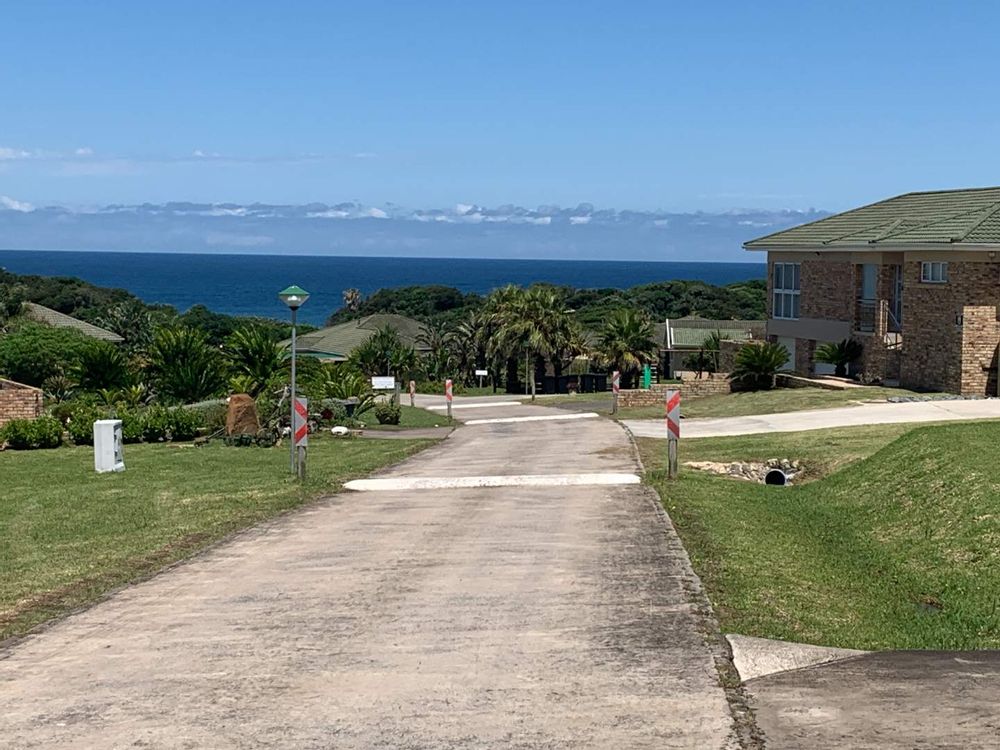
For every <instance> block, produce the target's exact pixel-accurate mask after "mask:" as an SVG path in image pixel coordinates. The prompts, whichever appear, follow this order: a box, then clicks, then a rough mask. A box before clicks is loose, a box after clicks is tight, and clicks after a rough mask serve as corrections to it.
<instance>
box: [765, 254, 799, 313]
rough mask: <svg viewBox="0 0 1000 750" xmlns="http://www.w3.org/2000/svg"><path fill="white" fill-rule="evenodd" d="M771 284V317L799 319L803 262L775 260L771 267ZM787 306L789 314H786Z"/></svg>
mask: <svg viewBox="0 0 1000 750" xmlns="http://www.w3.org/2000/svg"><path fill="white" fill-rule="evenodd" d="M779 277H780V284H779ZM771 286H772V292H771V317H772V318H775V319H777V320H798V319H799V304H800V302H799V298H800V297H801V291H802V264H801V263H785V262H781V263H778V262H775V263H774V264H773V268H772V269H771ZM786 308H787V311H788V314H787V315H786V314H785V311H786Z"/></svg>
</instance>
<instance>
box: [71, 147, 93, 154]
mask: <svg viewBox="0 0 1000 750" xmlns="http://www.w3.org/2000/svg"><path fill="white" fill-rule="evenodd" d="M73 154H74V155H75V156H93V155H94V149H92V148H90V147H89V146H81V147H80V148H78V149H76V150H75V151H74V152H73Z"/></svg>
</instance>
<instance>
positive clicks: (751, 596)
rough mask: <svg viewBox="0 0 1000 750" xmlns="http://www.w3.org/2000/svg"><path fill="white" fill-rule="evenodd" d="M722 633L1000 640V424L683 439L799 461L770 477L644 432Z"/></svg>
mask: <svg viewBox="0 0 1000 750" xmlns="http://www.w3.org/2000/svg"><path fill="white" fill-rule="evenodd" d="M640 450H641V451H642V453H643V455H644V460H645V461H646V466H647V469H648V470H649V471H648V474H647V480H648V481H650V483H651V484H652V485H653V486H654V487H656V489H657V490H658V491H659V492H660V495H661V497H662V498H663V502H664V505H665V507H666V508H667V510H668V512H669V513H670V516H671V518H672V519H673V521H674V524H675V525H676V527H677V529H678V532H679V533H680V535H681V538H682V539H683V541H684V544H685V547H686V548H687V550H688V552H689V554H690V556H691V561H692V563H693V565H694V567H695V570H696V571H697V572H698V574H699V576H701V579H702V581H703V582H704V584H705V587H706V590H707V592H708V594H709V597H710V599H711V600H712V603H713V605H714V606H715V608H716V610H717V612H718V614H719V617H720V620H721V623H722V627H723V630H724V631H726V632H735V633H743V634H746V635H755V636H762V637H767V638H778V639H785V640H791V641H800V642H807V643H816V644H823V645H830V646H842V647H853V648H864V649H885V648H918V649H922V648H932V649H933V648H937V649H967V648H998V647H1000V468H998V467H1000V423H997V422H984V423H965V424H948V425H933V426H924V427H919V426H914V425H889V426H877V427H876V426H873V427H867V428H849V429H840V430H828V431H821V432H820V431H813V432H808V433H783V434H775V435H768V436H762V435H754V436H747V437H738V438H721V439H709V438H706V439H703V440H696V441H690V442H687V443H684V442H682V443H681V461H682V462H683V461H688V460H722V461H726V460H732V459H737V458H740V459H754V458H799V459H801V460H803V461H804V462H805V463H806V465H807V466H809V465H810V464H811V465H812V475H813V476H814V477H816V476H818V475H823V474H825V473H826V472H829V471H832V473H829V474H827V475H825V476H820V478H817V479H815V481H809V482H805V483H802V484H800V485H799V486H793V487H765V486H763V485H759V484H753V483H750V482H741V481H739V480H733V479H728V478H725V477H716V476H711V475H708V474H706V473H703V472H699V471H696V470H694V469H686V468H684V467H683V466H682V467H681V471H680V477H679V479H678V480H676V481H674V482H670V481H667V480H666V479H665V478H664V476H663V463H664V459H665V456H666V451H665V447H664V443H663V441H656V440H643V441H640Z"/></svg>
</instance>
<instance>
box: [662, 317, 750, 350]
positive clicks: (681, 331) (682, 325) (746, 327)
mask: <svg viewBox="0 0 1000 750" xmlns="http://www.w3.org/2000/svg"><path fill="white" fill-rule="evenodd" d="M765 326H766V323H765V321H763V320H710V319H709V318H699V317H695V316H689V317H685V318H668V319H667V321H666V323H665V325H664V334H663V339H662V340H663V342H664V347H665V348H667V349H697V348H699V347H700V346H701V345H702V343H703V342H704V341H705V339H706V338H707V337H708V336H710V335H711V334H712V333H713V332H715V331H718V332H719V333H720V334H721V335H722V338H723V339H726V340H729V341H749V340H751V339H763V338H764V335H765V330H764V329H765Z"/></svg>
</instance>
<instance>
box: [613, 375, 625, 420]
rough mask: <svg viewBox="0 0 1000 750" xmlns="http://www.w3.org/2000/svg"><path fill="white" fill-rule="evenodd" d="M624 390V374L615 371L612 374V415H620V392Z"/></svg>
mask: <svg viewBox="0 0 1000 750" xmlns="http://www.w3.org/2000/svg"><path fill="white" fill-rule="evenodd" d="M621 388H622V374H621V373H620V372H619V371H618V370H615V371H614V372H613V373H611V413H612V414H617V413H618V392H619V391H620V390H621Z"/></svg>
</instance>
